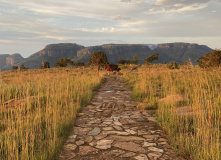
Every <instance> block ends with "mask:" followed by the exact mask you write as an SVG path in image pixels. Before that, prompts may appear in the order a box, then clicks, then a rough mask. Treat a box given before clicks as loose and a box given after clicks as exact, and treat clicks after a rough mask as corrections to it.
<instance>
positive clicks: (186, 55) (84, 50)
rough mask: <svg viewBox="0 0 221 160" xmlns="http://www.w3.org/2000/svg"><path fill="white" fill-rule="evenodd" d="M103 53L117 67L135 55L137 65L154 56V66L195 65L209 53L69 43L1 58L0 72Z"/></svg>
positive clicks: (178, 47) (200, 48)
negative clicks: (119, 62)
mask: <svg viewBox="0 0 221 160" xmlns="http://www.w3.org/2000/svg"><path fill="white" fill-rule="evenodd" d="M98 51H103V52H105V53H106V55H107V58H108V60H109V62H111V63H114V64H117V63H118V61H119V60H132V58H133V56H134V55H137V56H138V57H139V59H140V61H139V63H141V64H142V63H144V59H145V58H146V57H148V56H150V55H152V54H153V53H159V55H160V56H159V60H158V61H155V62H156V63H163V62H164V61H165V62H166V63H169V62H170V61H176V62H178V63H180V64H181V63H183V62H184V61H189V60H191V62H192V63H193V64H197V60H198V59H199V58H200V57H202V56H204V55H205V54H207V53H209V52H211V51H212V49H211V48H209V47H207V46H205V45H198V44H190V43H165V44H158V45H154V44H146V45H143V44H105V45H100V46H91V47H84V46H81V45H78V44H72V43H60V44H49V45H47V46H46V47H45V48H44V49H42V50H41V51H39V52H37V53H35V54H32V55H31V56H30V57H28V58H25V59H24V58H23V57H21V55H19V54H13V55H6V54H5V55H0V69H6V67H8V68H7V69H11V66H12V65H21V64H23V65H24V66H25V67H26V68H39V67H40V66H41V65H42V62H45V61H47V62H49V63H50V66H51V67H53V64H54V63H55V62H57V61H58V60H59V59H60V58H61V57H65V58H69V59H71V60H74V61H79V62H84V63H85V64H87V63H88V61H89V59H90V58H91V54H92V53H94V52H98Z"/></svg>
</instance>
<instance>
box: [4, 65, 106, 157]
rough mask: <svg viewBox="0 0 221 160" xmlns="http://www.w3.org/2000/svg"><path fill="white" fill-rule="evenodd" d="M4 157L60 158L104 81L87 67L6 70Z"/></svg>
mask: <svg viewBox="0 0 221 160" xmlns="http://www.w3.org/2000/svg"><path fill="white" fill-rule="evenodd" d="M1 80H2V83H1V84H0V86H1V88H0V142H1V143H0V159H2V160H9V159H13V160H15V159H22V160H23V159H24V160H28V159H37V160H38V159H47V160H48V159H55V157H56V153H58V151H59V150H60V148H61V146H62V144H63V142H64V140H65V138H66V137H67V136H68V132H69V131H70V129H71V128H72V127H71V126H72V125H73V121H74V119H75V117H76V113H77V112H78V111H79V110H80V108H81V107H83V106H85V105H86V104H88V103H89V102H90V101H91V98H92V95H93V90H94V89H95V88H96V87H98V86H99V85H100V83H101V80H102V77H98V76H97V74H96V73H93V72H92V71H90V70H89V69H87V68H81V69H71V68H64V69H62V68H60V69H46V70H27V71H17V72H12V71H11V72H1Z"/></svg>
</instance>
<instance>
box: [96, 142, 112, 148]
mask: <svg viewBox="0 0 221 160" xmlns="http://www.w3.org/2000/svg"><path fill="white" fill-rule="evenodd" d="M112 143H113V140H100V141H98V142H97V146H96V148H99V149H108V148H111V144H112Z"/></svg>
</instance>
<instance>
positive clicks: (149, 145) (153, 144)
mask: <svg viewBox="0 0 221 160" xmlns="http://www.w3.org/2000/svg"><path fill="white" fill-rule="evenodd" d="M156 145H157V144H156V143H149V142H144V145H143V147H151V146H156Z"/></svg>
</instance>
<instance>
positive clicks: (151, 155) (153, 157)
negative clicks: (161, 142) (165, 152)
mask: <svg viewBox="0 0 221 160" xmlns="http://www.w3.org/2000/svg"><path fill="white" fill-rule="evenodd" d="M161 156H162V154H161V153H159V152H154V153H148V157H149V158H150V159H153V160H157V159H158V158H160V157H161Z"/></svg>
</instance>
